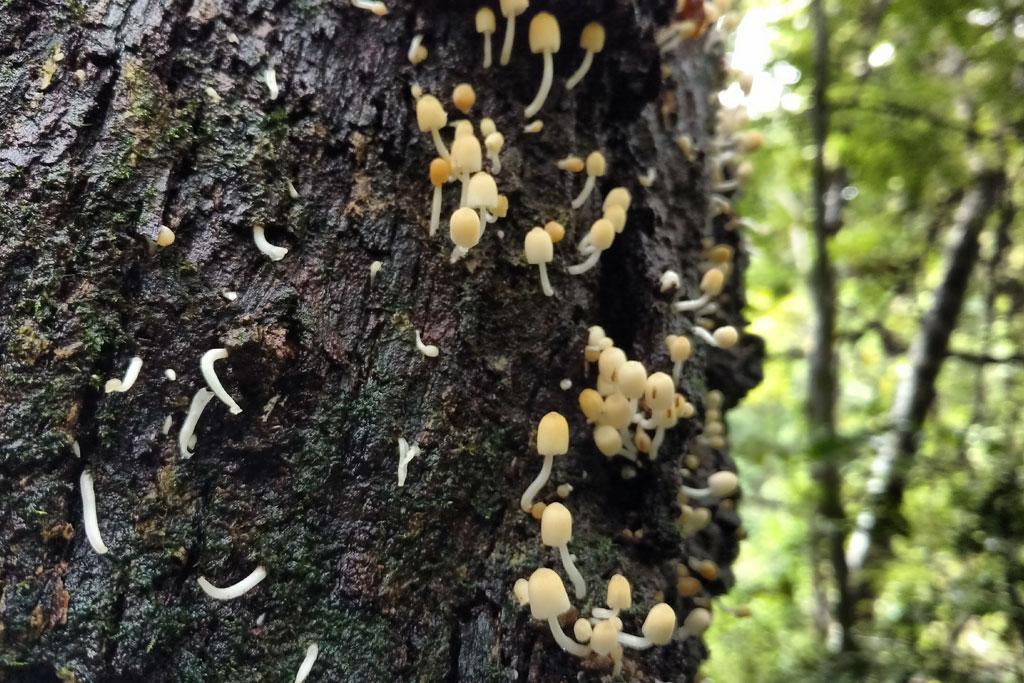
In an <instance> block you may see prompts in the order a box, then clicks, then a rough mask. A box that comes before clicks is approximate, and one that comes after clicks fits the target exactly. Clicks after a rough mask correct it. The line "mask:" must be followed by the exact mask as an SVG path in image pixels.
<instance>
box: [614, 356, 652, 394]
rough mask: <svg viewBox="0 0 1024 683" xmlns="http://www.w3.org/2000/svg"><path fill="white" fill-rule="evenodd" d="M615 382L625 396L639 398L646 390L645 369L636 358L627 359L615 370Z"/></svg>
mask: <svg viewBox="0 0 1024 683" xmlns="http://www.w3.org/2000/svg"><path fill="white" fill-rule="evenodd" d="M615 383H616V385H617V386H618V387H619V391H621V392H622V393H623V394H624V395H625V397H626V398H629V399H634V398H640V397H641V396H643V395H644V392H645V391H647V369H646V368H644V364H643V363H641V362H640V361H636V360H628V361H626V362H625V363H623V364H622V365H620V366H619V369H618V370H616V371H615Z"/></svg>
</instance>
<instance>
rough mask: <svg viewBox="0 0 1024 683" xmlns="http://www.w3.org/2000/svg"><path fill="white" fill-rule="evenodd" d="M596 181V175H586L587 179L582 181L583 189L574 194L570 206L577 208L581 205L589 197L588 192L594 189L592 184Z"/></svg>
mask: <svg viewBox="0 0 1024 683" xmlns="http://www.w3.org/2000/svg"><path fill="white" fill-rule="evenodd" d="M596 182H597V176H592V175H588V176H587V181H586V182H585V183H583V189H582V190H580V193H579V194H578V195H576V199H574V200H572V208H574V209H578V208H580V207H581V206H583V204H584V202H586V201H587V199H588V198H589V197H590V193H591V192H593V191H594V184H595V183H596Z"/></svg>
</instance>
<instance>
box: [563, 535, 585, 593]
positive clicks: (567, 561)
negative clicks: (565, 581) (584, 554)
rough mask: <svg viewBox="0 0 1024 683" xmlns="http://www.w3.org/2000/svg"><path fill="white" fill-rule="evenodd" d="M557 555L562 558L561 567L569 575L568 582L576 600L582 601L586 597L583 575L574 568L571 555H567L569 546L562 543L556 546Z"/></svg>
mask: <svg viewBox="0 0 1024 683" xmlns="http://www.w3.org/2000/svg"><path fill="white" fill-rule="evenodd" d="M558 554H559V556H560V557H561V558H562V566H563V567H564V568H565V573H566V574H568V575H569V580H570V581H572V589H573V591H575V592H576V599H577V600H582V599H583V598H585V597H587V582H586V581H584V580H583V575H582V574H580V570H579V569H577V568H576V565H575V563H573V561H572V555H570V554H569V544H568V543H563V544H562V545H560V546H558Z"/></svg>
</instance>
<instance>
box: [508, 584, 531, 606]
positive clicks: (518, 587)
mask: <svg viewBox="0 0 1024 683" xmlns="http://www.w3.org/2000/svg"><path fill="white" fill-rule="evenodd" d="M512 593H513V594H515V596H516V602H518V603H519V606H520V607H523V606H525V605H529V604H530V582H529V581H527V580H526V579H516V583H515V585H514V586H512Z"/></svg>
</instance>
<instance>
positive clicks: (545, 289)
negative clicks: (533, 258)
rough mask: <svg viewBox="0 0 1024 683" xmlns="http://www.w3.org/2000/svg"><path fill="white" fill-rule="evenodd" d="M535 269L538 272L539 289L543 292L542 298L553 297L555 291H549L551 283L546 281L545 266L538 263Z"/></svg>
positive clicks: (546, 268)
mask: <svg viewBox="0 0 1024 683" xmlns="http://www.w3.org/2000/svg"><path fill="white" fill-rule="evenodd" d="M537 269H538V270H539V271H540V288H541V291H542V292H544V296H554V295H555V290H553V289H551V282H550V281H549V280H548V267H547V264H546V263H538V264H537Z"/></svg>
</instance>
